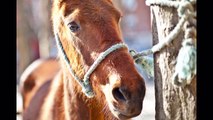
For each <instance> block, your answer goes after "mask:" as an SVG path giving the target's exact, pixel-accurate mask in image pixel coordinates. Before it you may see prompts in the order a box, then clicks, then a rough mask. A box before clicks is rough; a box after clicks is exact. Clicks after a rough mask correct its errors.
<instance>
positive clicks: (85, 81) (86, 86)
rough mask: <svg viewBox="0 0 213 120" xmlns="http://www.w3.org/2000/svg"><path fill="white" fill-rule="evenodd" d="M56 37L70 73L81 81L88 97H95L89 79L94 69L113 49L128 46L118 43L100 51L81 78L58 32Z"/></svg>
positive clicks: (80, 83)
mask: <svg viewBox="0 0 213 120" xmlns="http://www.w3.org/2000/svg"><path fill="white" fill-rule="evenodd" d="M55 39H56V44H57V47H58V49H59V51H60V53H61V55H62V56H63V58H64V60H65V63H66V66H67V67H68V68H69V72H70V74H71V75H72V76H73V77H74V79H75V80H76V81H77V82H78V83H79V85H80V86H81V87H82V91H83V93H85V95H86V96H87V97H88V98H92V97H94V95H95V94H94V92H93V90H92V87H91V85H90V82H89V79H90V75H91V74H92V73H93V72H94V70H95V69H96V68H97V67H98V65H99V64H100V63H101V62H102V61H103V60H104V59H105V58H106V56H108V55H109V54H110V53H112V52H113V51H115V50H117V49H120V48H123V47H126V48H127V46H126V44H124V43H117V44H115V45H113V46H111V47H110V48H108V49H107V50H106V51H104V52H102V53H100V55H99V56H98V58H97V59H96V60H95V62H94V63H93V64H92V66H91V67H90V68H89V70H88V71H87V72H86V74H85V75H84V78H83V80H81V79H79V77H78V76H77V75H76V74H75V72H74V71H73V69H72V67H71V66H70V61H69V59H68V57H67V55H66V52H65V51H64V48H63V45H62V43H61V41H60V38H59V36H58V34H57V33H56V34H55Z"/></svg>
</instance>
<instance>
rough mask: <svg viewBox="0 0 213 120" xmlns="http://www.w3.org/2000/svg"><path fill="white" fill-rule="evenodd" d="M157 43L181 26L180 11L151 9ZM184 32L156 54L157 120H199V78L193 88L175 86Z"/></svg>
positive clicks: (191, 86)
mask: <svg viewBox="0 0 213 120" xmlns="http://www.w3.org/2000/svg"><path fill="white" fill-rule="evenodd" d="M151 19H152V33H153V44H154V45H155V44H157V43H158V42H160V41H163V40H164V38H165V37H166V36H167V35H168V34H169V33H170V31H171V30H173V28H174V27H175V26H176V24H177V23H178V19H179V18H178V15H177V10H176V9H175V8H170V7H159V6H152V7H151ZM183 38H184V33H183V32H181V33H180V34H179V35H178V36H177V37H176V39H174V40H173V42H172V43H171V44H169V46H167V47H165V48H163V49H162V50H161V51H160V52H157V53H155V54H154V64H155V66H154V67H155V68H154V69H155V98H156V116H155V118H156V120H195V119H197V118H196V78H194V79H193V80H192V83H191V84H190V85H187V86H185V87H177V86H174V85H173V84H172V75H173V74H174V72H175V63H176V57H177V55H178V52H179V49H180V47H181V43H182V40H183Z"/></svg>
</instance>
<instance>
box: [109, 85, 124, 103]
mask: <svg viewBox="0 0 213 120" xmlns="http://www.w3.org/2000/svg"><path fill="white" fill-rule="evenodd" d="M112 94H113V97H114V98H115V99H116V100H118V101H126V98H125V97H124V95H123V92H122V90H121V89H120V88H114V89H113V90H112Z"/></svg>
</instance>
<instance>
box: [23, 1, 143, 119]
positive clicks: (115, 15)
mask: <svg viewBox="0 0 213 120" xmlns="http://www.w3.org/2000/svg"><path fill="white" fill-rule="evenodd" d="M120 19H121V13H120V12H119V11H118V10H117V9H115V7H114V6H113V3H112V1H111V0H53V7H52V22H53V29H54V33H55V35H56V41H57V45H58V50H59V51H61V52H60V54H59V58H60V65H61V67H60V70H59V71H58V67H57V66H58V63H57V62H54V63H52V64H50V65H48V66H46V67H48V68H49V69H50V70H51V72H48V71H43V72H42V73H40V74H39V75H38V76H40V77H39V78H42V79H43V80H41V81H42V82H35V81H39V79H37V78H36V77H35V76H34V79H31V80H30V79H27V78H29V77H25V79H23V80H22V83H23V87H22V93H28V94H22V95H23V98H24V102H26V101H27V103H24V105H25V109H24V114H23V119H24V120H34V119H35V120H38V119H39V120H51V119H55V120H64V119H65V120H70V119H72V120H106V119H107V120H109V119H110V120H111V119H115V120H116V119H122V120H123V119H129V118H132V117H135V116H137V115H139V114H140V113H141V110H142V106H143V99H144V95H145V83H144V80H143V78H142V77H141V76H140V75H139V73H138V71H137V70H136V68H135V66H134V60H133V58H132V57H131V55H130V54H129V52H128V48H126V47H125V46H124V45H123V44H122V43H123V40H122V37H121V30H120V27H119V21H120ZM110 50H111V51H110ZM104 54H105V55H104ZM48 61H49V60H47V61H44V64H45V63H46V62H48ZM42 66H43V65H42V64H40V65H37V67H35V68H40V70H42V69H44V68H43V67H42ZM94 66H95V67H94ZM91 69H93V70H91ZM37 70H39V69H37ZM56 71H58V73H57V74H55V73H56ZM88 71H90V72H91V74H89V72H88ZM32 73H33V70H31V72H29V73H28V76H30V75H31V74H32ZM50 73H53V74H50ZM48 74H49V75H48ZM88 74H89V75H88ZM53 75H55V77H54V78H53ZM43 76H48V77H43ZM85 76H86V77H85ZM52 78H53V79H52ZM84 78H86V79H84ZM31 81H34V82H31ZM88 82H89V83H88ZM24 83H26V84H24ZM30 83H40V84H38V85H37V84H34V85H31V84H30ZM41 83H42V84H41ZM28 85H31V86H28ZM82 89H83V90H84V91H83V92H82ZM27 90H28V92H26V91H27ZM29 96H30V97H29Z"/></svg>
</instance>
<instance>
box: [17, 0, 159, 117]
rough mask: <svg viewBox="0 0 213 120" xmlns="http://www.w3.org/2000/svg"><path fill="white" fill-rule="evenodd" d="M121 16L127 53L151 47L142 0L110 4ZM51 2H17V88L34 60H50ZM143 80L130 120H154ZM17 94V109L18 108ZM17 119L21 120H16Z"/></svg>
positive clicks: (53, 47) (149, 84)
mask: <svg viewBox="0 0 213 120" xmlns="http://www.w3.org/2000/svg"><path fill="white" fill-rule="evenodd" d="M113 2H114V4H115V6H116V7H117V8H118V9H119V10H120V11H121V12H122V13H123V18H122V20H121V29H122V33H123V38H124V41H125V43H126V44H127V45H128V46H129V49H134V50H136V51H142V50H145V49H149V48H151V47H152V34H151V18H150V9H149V7H148V6H146V5H145V0H114V1H113ZM51 4H52V1H51V0H17V38H16V42H17V80H16V83H17V88H18V86H19V78H20V75H21V74H22V73H23V71H24V70H25V69H26V67H27V66H28V65H29V64H30V63H31V62H33V61H34V60H36V59H39V58H46V57H50V56H51V57H54V56H56V55H57V49H56V45H55V40H54V36H53V32H52V26H51V21H50V16H51ZM138 70H139V71H140V73H141V75H142V76H143V77H144V78H145V82H146V86H147V90H146V96H145V100H144V105H143V111H142V113H141V115H140V116H138V117H136V118H134V119H133V120H154V119H155V98H154V82H153V78H148V77H147V76H146V75H145V74H144V72H143V70H141V69H140V68H138ZM18 92H19V91H18V90H17V109H20V107H22V101H21V97H20V94H19V93H18ZM17 119H21V117H18V118H17Z"/></svg>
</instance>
